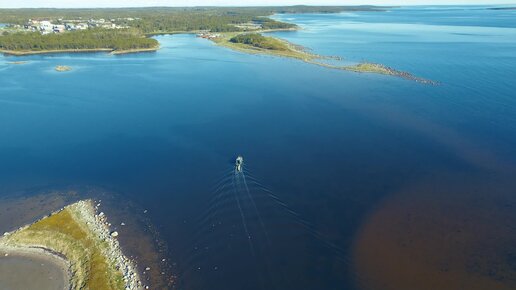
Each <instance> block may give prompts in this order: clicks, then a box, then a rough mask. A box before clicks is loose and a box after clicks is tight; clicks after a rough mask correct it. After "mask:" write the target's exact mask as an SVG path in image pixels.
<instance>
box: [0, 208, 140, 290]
mask: <svg viewBox="0 0 516 290" xmlns="http://www.w3.org/2000/svg"><path fill="white" fill-rule="evenodd" d="M116 236H118V233H116V232H111V231H110V229H109V224H108V222H107V219H106V216H105V214H104V213H103V212H101V213H98V214H97V210H96V206H95V205H94V203H93V201H92V200H84V201H79V202H76V203H74V204H72V205H69V206H66V207H64V208H63V209H61V210H59V211H56V212H54V213H52V214H50V215H49V216H47V217H44V218H42V219H40V220H38V221H36V222H35V223H33V224H30V225H26V226H23V227H21V228H19V229H17V230H15V231H13V232H10V233H5V234H4V235H3V237H2V238H0V252H2V253H6V254H8V255H9V254H13V255H14V254H16V255H23V256H30V255H32V256H33V257H36V256H38V257H41V256H42V255H46V256H47V257H48V258H52V259H53V260H54V261H58V262H59V261H61V262H60V263H61V265H62V267H63V270H64V271H65V272H68V275H69V276H68V277H69V281H68V283H69V286H70V287H69V288H70V289H142V288H143V285H142V283H141V282H140V277H139V274H138V273H137V271H136V266H135V263H134V261H131V260H129V259H128V258H127V257H126V256H125V255H124V254H123V253H122V250H121V248H120V244H119V242H118V240H117V239H116Z"/></svg>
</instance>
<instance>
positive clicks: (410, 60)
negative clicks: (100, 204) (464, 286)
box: [0, 6, 516, 290]
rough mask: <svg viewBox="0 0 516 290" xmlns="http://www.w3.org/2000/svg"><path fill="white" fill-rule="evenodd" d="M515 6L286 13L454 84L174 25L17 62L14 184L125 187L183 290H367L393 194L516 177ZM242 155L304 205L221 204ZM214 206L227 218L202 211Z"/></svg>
mask: <svg viewBox="0 0 516 290" xmlns="http://www.w3.org/2000/svg"><path fill="white" fill-rule="evenodd" d="M515 16H516V11H510V10H488V9H486V7H479V6H473V7H461V6H455V7H417V8H416V7H403V8H396V9H391V10H389V11H387V12H352V13H340V14H305V15H298V14H296V15H276V16H275V17H276V18H277V19H279V20H283V21H289V22H293V23H296V24H299V25H300V26H301V27H302V28H303V30H301V31H297V32H276V33H273V35H275V36H278V37H281V38H284V39H287V40H289V41H291V42H293V43H296V44H300V45H303V46H306V47H308V48H311V49H312V50H313V51H314V52H315V53H318V54H322V55H335V56H340V57H342V58H344V60H345V61H351V62H360V61H369V62H377V63H382V64H385V65H388V66H391V67H393V68H396V69H399V70H404V71H409V72H411V73H413V74H414V75H416V76H419V77H424V78H428V79H432V80H435V81H438V82H439V83H440V85H439V86H428V85H423V84H420V83H416V82H412V81H408V80H403V79H399V78H394V77H390V76H382V75H374V74H358V73H351V72H345V71H339V70H331V69H327V68H323V67H319V66H315V65H311V64H307V63H303V62H300V61H297V60H290V59H282V58H276V57H269V56H260V55H247V54H243V53H239V52H234V51H230V50H228V49H225V48H222V47H217V46H215V45H214V44H212V43H211V42H209V41H206V40H203V39H199V38H196V37H195V36H193V35H173V36H158V37H156V38H157V40H158V41H159V42H160V44H161V49H160V50H159V51H158V52H156V53H141V54H130V55H119V56H113V55H109V54H104V53H90V54H82V53H80V54H79V53H78V54H54V55H35V56H25V57H11V56H3V57H0V136H1V138H0V189H1V191H0V194H2V193H3V194H7V193H8V192H10V191H16V190H22V189H30V188H33V187H41V186H50V187H56V188H58V187H59V186H63V185H74V184H81V185H83V184H87V185H95V186H103V187H106V188H110V189H113V190H116V191H118V192H120V193H121V194H122V195H123V196H124V197H126V198H127V199H130V200H133V201H135V202H136V203H138V204H140V205H141V207H143V208H146V209H148V211H149V217H150V218H151V220H152V221H153V223H155V224H156V225H157V228H158V230H159V231H160V233H161V236H162V237H163V238H164V240H165V241H166V242H167V243H168V246H169V250H170V253H169V259H170V261H172V262H173V263H174V265H175V271H176V274H177V275H178V280H177V285H178V286H177V287H178V288H179V289H193V290H196V289H207V288H208V287H209V288H210V289H226V290H230V289H235V290H236V289H354V287H355V286H356V281H355V280H356V277H357V276H360V275H361V274H360V273H356V272H354V270H353V263H354V262H353V259H352V256H353V254H352V248H353V244H354V241H355V235H356V234H357V232H358V231H359V230H360V228H361V227H362V226H363V224H364V223H365V219H366V217H367V216H368V215H369V214H370V213H371V212H374V211H375V209H376V208H377V207H378V206H379V204H380V202H381V201H383V200H386V199H389V197H390V196H393V195H395V194H396V193H397V192H398V191H400V190H402V189H403V188H406V187H408V186H411V185H413V184H416V183H420V182H422V181H423V180H428V179H429V178H432V180H433V182H432V183H428V184H426V186H428V187H432V188H435V187H438V188H443V189H445V188H446V187H447V186H448V185H447V183H446V182H444V181H443V182H439V180H441V179H440V177H441V176H444V177H443V178H442V179H443V180H449V179H450V178H452V179H453V178H455V177H456V176H460V178H462V182H463V183H464V184H465V185H467V184H470V183H471V182H473V181H474V182H479V180H480V182H481V181H482V180H483V178H485V179H486V180H490V181H492V180H493V179H494V180H503V181H504V182H505V181H506V180H511V178H510V177H511V176H513V174H514V173H515V172H516V171H515V170H514V164H516V98H515V96H516V95H515V90H516V82H515V81H514V79H516V53H515V51H516V20H515V19H516V18H515ZM12 61H28V63H26V64H23V65H13V64H10V63H9V62H12ZM56 65H68V66H71V67H73V70H72V71H71V72H65V73H60V72H56V71H55V70H54V67H55V66H56ZM238 154H242V155H243V156H244V158H245V162H246V163H245V164H246V168H248V169H249V170H250V171H252V174H253V176H254V177H255V178H256V179H257V180H258V181H259V182H260V183H261V184H263V185H265V186H266V187H267V188H269V189H270V190H271V191H272V192H273V194H274V196H277V197H279V198H280V199H281V202H283V203H285V204H287V205H288V209H286V208H281V206H280V207H279V208H278V206H277V204H278V203H277V202H275V201H271V199H268V198H267V197H266V196H265V195H263V194H262V195H258V194H259V193H255V192H253V193H252V194H256V206H257V208H258V211H259V212H260V215H259V216H258V215H256V213H255V211H254V206H253V205H252V204H250V203H249V201H250V200H247V202H248V203H247V206H245V205H244V208H243V209H242V211H243V213H244V217H243V218H241V216H240V215H239V210H238V209H237V205H236V204H234V203H230V202H229V201H228V202H227V203H222V204H218V203H216V204H215V205H214V206H212V207H209V206H210V198H211V197H212V195H213V194H214V188H215V187H216V184H217V182H218V180H219V179H220V178H222V177H223V176H224V175H225V174H227V173H228V172H231V168H232V162H233V160H234V158H235V157H236V156H237V155H238ZM472 176H474V177H472ZM436 180H437V181H436ZM224 182H225V181H222V183H224ZM486 183H487V182H486ZM490 184H491V183H490ZM504 184H505V183H504ZM491 189H492V188H489V187H483V188H482V189H479V190H477V191H475V194H478V195H480V196H481V195H485V194H489V192H490V190H491ZM505 189H506V190H507V191H508V192H514V190H515V189H516V186H514V187H511V186H508V187H507V188H505ZM242 198H244V197H242ZM509 198H510V197H509ZM509 204H512V206H514V203H509ZM207 208H208V209H207ZM214 208H216V210H217V211H218V212H222V214H221V215H218V216H217V217H216V218H213V220H210V221H209V222H206V220H205V219H199V217H202V216H203V215H204V214H205V213H206V210H207V211H208V212H211V211H214ZM287 210H292V211H294V212H295V213H296V214H297V215H292V214H288V213H285V212H286V211H287ZM492 210H494V211H496V208H494V209H492ZM199 220H201V222H199ZM242 220H243V221H244V223H245V225H246V226H247V229H245V230H246V231H248V232H250V233H249V234H247V233H245V231H244V225H243V222H242ZM259 220H263V224H262V223H261V222H260V221H259ZM290 221H293V223H294V224H298V225H299V224H302V226H299V227H296V226H292V224H290ZM305 222H306V223H308V224H309V226H304V223H305ZM303 227H305V228H304V230H303ZM206 228H208V229H206ZM210 228H211V229H210ZM512 231H514V230H512ZM248 236H251V237H248ZM249 244H251V248H250V247H249ZM253 247H254V249H253Z"/></svg>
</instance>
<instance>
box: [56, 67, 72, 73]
mask: <svg viewBox="0 0 516 290" xmlns="http://www.w3.org/2000/svg"><path fill="white" fill-rule="evenodd" d="M55 69H56V71H58V72H65V71H71V70H72V67H69V66H66V65H58V66H56V68H55Z"/></svg>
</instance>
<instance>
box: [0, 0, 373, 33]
mask: <svg viewBox="0 0 516 290" xmlns="http://www.w3.org/2000/svg"><path fill="white" fill-rule="evenodd" d="M378 9H379V8H377V7H372V6H348V7H345V6H291V7H233V8H232V7H218V8H217V7H192V8H171V7H168V8H165V7H161V8H160V7H152V8H118V9H116V8H109V9H108V8H106V9H0V23H12V24H24V23H25V22H27V20H28V19H49V20H52V21H55V22H58V20H59V19H62V20H69V19H83V20H84V21H86V20H88V19H91V18H93V19H99V18H103V19H115V20H116V21H115V22H116V23H117V24H120V25H129V26H131V27H136V28H139V29H141V30H142V32H144V33H149V34H151V33H166V32H175V31H195V30H211V31H214V32H224V31H238V30H239V29H238V28H237V27H235V26H234V24H240V23H246V22H252V21H253V22H260V23H261V24H262V25H263V27H264V28H266V29H270V28H288V27H292V25H291V24H286V23H282V22H278V21H275V20H272V19H270V18H268V17H267V16H270V15H272V14H275V13H338V12H342V11H351V10H353V11H355V10H378ZM125 18H135V19H136V18H138V19H137V20H134V21H129V20H127V19H125Z"/></svg>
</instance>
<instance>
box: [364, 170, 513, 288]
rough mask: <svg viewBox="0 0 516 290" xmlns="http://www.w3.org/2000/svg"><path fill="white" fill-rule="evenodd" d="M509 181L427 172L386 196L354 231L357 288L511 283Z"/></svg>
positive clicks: (480, 286)
mask: <svg viewBox="0 0 516 290" xmlns="http://www.w3.org/2000/svg"><path fill="white" fill-rule="evenodd" d="M514 188H515V186H514V182H512V181H507V180H505V181H503V180H500V179H499V178H497V179H494V178H486V177H485V176H484V177H482V178H480V177H479V176H476V175H469V174H468V175H456V174H455V175H452V176H440V177H432V178H429V179H428V180H425V181H424V182H421V183H419V184H415V185H413V186H411V187H410V188H407V189H406V190H404V191H402V192H400V193H399V194H397V195H396V196H394V197H392V198H389V199H387V200H385V201H384V202H383V203H382V204H381V205H380V206H379V207H378V209H377V210H375V211H373V213H372V214H371V216H370V217H369V218H368V220H367V221H366V222H365V223H364V226H363V227H362V229H361V231H360V233H359V234H358V237H357V240H356V245H355V253H354V255H355V264H356V270H357V273H358V275H359V276H360V277H359V279H360V280H361V284H362V285H361V286H362V287H361V288H362V289H383V290H413V289H418V290H435V289H440V290H460V289H464V290H486V289H490V290H511V289H516V228H515V227H514V223H513V222H514V221H515V220H516V213H515V212H514V211H513V210H512V208H514V204H515V197H514V196H513V194H512V193H513V192H514Z"/></svg>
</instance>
